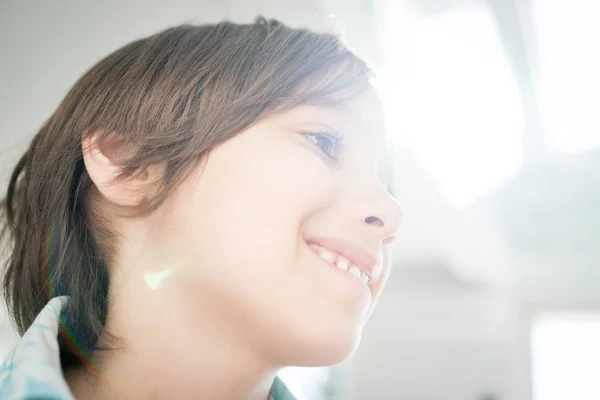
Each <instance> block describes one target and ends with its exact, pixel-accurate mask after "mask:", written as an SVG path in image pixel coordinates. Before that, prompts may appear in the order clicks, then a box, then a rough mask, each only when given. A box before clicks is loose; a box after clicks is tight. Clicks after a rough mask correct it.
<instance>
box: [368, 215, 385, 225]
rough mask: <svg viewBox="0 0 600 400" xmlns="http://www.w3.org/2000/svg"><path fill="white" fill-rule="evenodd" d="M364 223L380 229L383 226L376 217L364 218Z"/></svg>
mask: <svg viewBox="0 0 600 400" xmlns="http://www.w3.org/2000/svg"><path fill="white" fill-rule="evenodd" d="M365 222H366V223H367V224H369V225H375V226H378V227H382V226H383V221H382V220H381V219H379V218H377V217H374V216H370V217H367V218H365Z"/></svg>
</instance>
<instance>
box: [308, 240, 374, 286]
mask: <svg viewBox="0 0 600 400" xmlns="http://www.w3.org/2000/svg"><path fill="white" fill-rule="evenodd" d="M306 243H308V244H311V243H314V244H316V245H317V246H320V247H323V248H325V249H327V250H331V251H334V252H336V253H338V254H340V255H342V256H343V257H345V258H347V259H348V260H349V261H350V262H352V263H353V264H355V265H356V266H357V267H358V268H359V269H360V270H361V271H362V272H364V273H365V274H366V275H367V276H368V277H369V283H373V282H375V281H377V278H379V275H380V274H381V269H382V265H381V262H380V261H379V257H377V256H376V255H374V254H373V253H371V252H369V251H367V250H365V249H364V248H362V247H361V246H359V245H356V244H354V243H352V242H350V241H346V240H343V239H339V238H310V239H306Z"/></svg>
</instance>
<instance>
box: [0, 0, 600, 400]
mask: <svg viewBox="0 0 600 400" xmlns="http://www.w3.org/2000/svg"><path fill="white" fill-rule="evenodd" d="M258 14H263V15H265V16H268V17H275V18H279V19H281V20H283V21H284V22H287V23H289V24H291V25H295V26H304V27H310V28H313V29H317V30H320V31H331V30H334V31H338V32H342V33H343V35H344V36H345V38H346V40H347V42H348V45H349V46H350V47H352V48H353V49H355V50H356V51H357V52H358V53H359V54H360V55H361V56H362V57H363V58H365V59H366V60H367V61H368V62H369V63H371V64H372V65H373V67H374V68H375V69H376V71H377V72H378V75H379V80H378V85H379V86H380V90H381V93H382V96H383V98H384V100H385V105H386V108H387V110H388V116H389V117H388V127H389V129H390V132H391V134H392V135H394V137H395V140H396V142H397V146H398V149H399V150H398V159H397V163H398V165H397V174H396V182H395V185H396V187H395V190H396V193H397V196H398V198H399V200H400V201H401V203H402V204H403V206H404V211H405V221H404V226H403V229H402V231H401V234H400V236H399V238H398V240H396V242H395V244H394V246H395V247H394V253H395V259H394V267H395V270H394V272H393V274H392V276H391V279H390V282H389V284H388V288H387V291H386V292H385V293H384V295H383V296H382V299H381V301H380V304H379V308H378V309H377V310H376V312H375V313H374V315H373V317H372V319H371V321H370V323H369V325H368V326H367V328H366V329H365V332H364V337H363V342H362V345H361V347H360V349H359V351H358V352H357V354H356V355H355V356H354V357H353V358H352V359H351V360H349V361H348V362H346V363H344V364H343V365H340V366H337V367H334V368H323V369H300V368H290V369H287V370H285V371H283V372H282V376H283V377H284V379H285V380H286V381H287V382H288V384H289V385H290V387H291V388H292V389H295V390H296V391H297V394H298V395H299V397H300V398H302V397H301V396H303V395H304V396H306V398H309V399H336V400H337V399H357V400H358V399H410V400H433V399H449V400H565V399H578V400H580V399H595V400H597V399H600V379H598V378H597V376H596V372H597V371H600V265H599V264H600V112H598V110H599V109H600V73H599V72H598V71H600V45H599V41H600V24H598V23H597V20H598V16H599V11H598V8H597V4H595V2H592V1H589V0H571V1H569V2H566V1H554V0H488V1H484V0H371V1H369V0H306V1H296V0H245V1H243V0H239V1H235V0H220V1H216V0H195V1H191V0H189V1H188V0H171V1H169V2H167V1H158V0H151V1H150V0H124V1H103V2H97V1H82V0H79V1H67V0H53V1H51V0H46V1H41V0H40V1H33V0H19V1H17V0H14V1H8V0H0V168H1V169H0V172H1V174H2V175H1V178H2V182H3V185H5V182H6V178H7V177H8V174H9V172H10V170H11V168H12V167H13V166H14V164H15V162H16V161H17V157H18V156H19V154H20V153H21V152H22V151H23V150H24V148H25V147H26V145H27V144H28V142H29V140H30V139H31V137H32V135H33V134H35V132H36V131H37V129H38V128H39V127H40V126H41V124H42V123H43V121H44V120H45V119H46V118H47V117H48V116H50V114H51V113H52V112H53V110H54V109H55V107H56V106H57V105H58V103H59V101H60V100H61V99H62V97H63V96H64V95H65V94H66V92H67V90H68V89H69V88H70V87H71V85H72V84H73V83H74V82H75V80H76V79H77V78H78V77H79V76H80V75H81V74H82V73H83V72H84V71H85V70H87V69H88V68H89V67H90V66H91V65H92V64H94V63H95V62H96V61H98V60H100V59H101V58H102V57H104V56H105V55H106V54H108V53H109V52H111V51H113V50H114V49H116V48H117V47H120V46H121V45H123V44H125V43H127V42H129V41H131V40H133V39H136V38H139V37H142V36H145V35H148V34H151V33H154V32H156V31H158V30H160V29H162V28H165V27H168V26H170V25H174V24H179V23H183V22H193V23H204V22H215V21H218V20H221V19H223V18H228V19H231V20H234V21H240V22H246V21H250V20H252V19H253V18H254V17H256V16H257V15H258ZM2 188H4V186H3V187H2ZM0 322H1V324H0V359H1V358H2V357H4V355H5V354H6V353H7V352H8V351H9V349H10V348H11V347H12V346H13V345H14V342H15V340H17V336H16V335H15V334H14V332H13V330H12V328H11V327H10V324H9V322H8V320H7V318H6V316H5V315H2V318H1V319H0Z"/></svg>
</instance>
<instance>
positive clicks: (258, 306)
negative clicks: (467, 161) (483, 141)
mask: <svg viewBox="0 0 600 400" xmlns="http://www.w3.org/2000/svg"><path fill="white" fill-rule="evenodd" d="M382 123H383V119H382V117H381V107H380V104H379V101H378V99H377V97H376V95H375V94H374V92H372V91H370V90H368V91H365V92H363V93H362V94H360V95H358V96H356V97H354V98H352V99H351V100H349V101H346V102H344V103H343V104H341V105H337V106H334V107H332V106H311V105H304V106H300V107H297V108H295V109H292V110H289V111H286V112H284V113H281V114H278V115H276V116H272V117H268V118H265V119H262V120H260V121H258V123H256V124H254V125H253V126H251V127H250V128H248V129H246V130H245V131H243V132H241V133H239V134H238V135H237V136H235V137H234V138H232V139H230V140H229V141H227V142H225V143H224V144H222V145H220V146H218V147H217V148H215V149H214V150H213V151H212V152H211V153H210V156H209V157H208V159H207V160H204V161H205V162H204V163H202V164H201V165H200V166H199V167H198V169H197V170H196V171H195V173H194V174H192V175H191V176H190V177H189V178H188V179H187V180H186V181H184V182H183V184H182V185H180V186H178V187H177V189H176V190H175V191H174V192H173V193H172V194H171V195H170V196H169V197H168V199H167V201H166V202H165V203H164V204H163V205H162V206H161V207H160V208H159V209H158V210H157V211H156V212H154V213H152V214H151V215H150V216H147V217H144V218H136V219H131V218H129V219H128V218H122V217H121V216H120V212H119V211H120V210H122V209H123V208H124V207H128V206H131V205H135V204H138V203H139V202H140V201H142V199H143V198H144V196H148V195H149V193H147V190H148V189H147V186H148V185H145V184H146V183H148V182H149V181H151V180H155V181H157V180H159V179H160V172H161V167H160V166H153V167H152V168H148V170H147V171H145V173H144V174H141V175H140V176H136V177H132V178H131V179H127V180H124V181H119V182H116V183H115V182H111V178H112V177H113V176H114V175H115V174H116V173H117V172H118V166H117V165H116V163H115V162H114V161H113V157H111V151H110V149H108V148H103V147H102V146H99V145H98V144H97V143H95V142H94V141H93V140H92V141H91V142H89V143H84V146H83V148H84V161H85V165H86V168H87V170H88V172H89V174H90V177H91V178H92V180H93V181H94V184H95V187H94V193H93V195H94V201H95V202H96V205H97V207H96V208H97V209H98V210H100V211H101V213H102V214H103V216H105V217H106V218H107V219H108V220H109V221H110V223H111V226H112V227H113V229H114V230H115V231H117V232H118V234H119V236H118V237H119V240H120V241H119V245H118V248H117V254H118V257H117V259H116V262H115V263H114V265H112V266H111V271H110V273H111V288H110V300H109V313H108V320H107V323H106V331H107V332H111V333H112V334H114V335H116V336H117V337H119V338H120V339H121V340H122V341H123V343H124V345H123V346H122V348H120V349H117V350H112V351H108V352H99V353H98V359H99V366H100V370H101V371H102V372H101V374H100V375H97V374H92V373H90V372H89V371H88V370H86V369H85V368H83V367H80V368H78V369H74V370H70V371H67V372H66V377H67V381H68V383H69V385H70V387H71V388H72V390H73V393H74V394H75V396H76V397H78V398H85V399H113V398H124V399H127V398H131V399H140V398H149V399H151V398H156V399H158V398H177V399H192V398H211V399H213V398H214V399H216V398H222V399H225V398H226V399H262V400H264V399H266V398H267V397H268V392H269V389H270V387H271V384H272V382H273V378H274V376H275V374H276V372H277V370H278V369H280V368H281V367H284V366H291V365H295V366H323V365H332V364H336V363H339V362H342V361H343V360H345V359H347V358H348V357H349V356H350V355H351V354H352V353H353V352H354V350H355V349H356V347H357V345H358V343H359V341H360V335H361V331H362V328H363V326H364V323H365V321H366V319H367V317H368V315H369V314H370V312H371V311H372V309H373V307H374V306H375V303H376V301H377V298H378V297H379V295H380V293H381V290H382V288H383V286H384V283H385V281H386V278H387V276H388V274H389V268H390V261H389V257H388V246H389V244H390V243H391V241H392V240H393V238H394V235H395V233H396V231H397V229H398V227H399V224H400V218H401V210H400V207H399V205H398V203H397V202H396V200H395V199H394V198H393V197H392V196H391V195H390V194H389V193H388V192H387V191H386V188H385V186H386V185H387V184H388V180H389V179H390V178H389V176H387V175H386V174H387V173H388V171H387V167H386V165H387V163H389V160H386V154H387V152H388V149H387V148H386V143H387V140H386V138H385V136H384V134H383V127H382ZM305 131H317V132H320V131H325V132H330V131H335V132H337V133H338V134H342V135H343V136H344V138H343V142H344V145H343V149H342V150H341V151H340V152H339V153H338V154H337V161H333V160H332V159H330V158H329V157H328V156H327V155H326V153H325V152H324V151H323V147H326V148H329V147H328V146H321V147H319V145H317V144H323V142H322V141H321V142H318V143H317V144H316V143H315V141H314V136H311V137H310V138H312V139H313V140H309V137H307V136H306V135H304V134H303V132H305ZM327 143H328V142H327V141H325V144H327ZM144 188H146V189H144ZM313 237H324V238H338V239H343V240H345V241H348V242H351V243H354V244H356V245H359V246H360V247H362V248H363V249H365V250H366V251H368V252H369V253H371V254H372V255H374V256H375V257H376V259H377V260H378V262H379V263H381V264H382V265H383V272H382V274H381V277H380V278H379V279H378V280H377V282H376V283H372V284H370V285H369V286H366V285H363V284H358V281H354V282H353V281H351V279H349V278H348V277H347V276H344V274H346V273H342V272H340V271H339V270H336V269H335V267H333V266H330V265H328V264H326V263H325V262H324V261H323V260H321V259H320V258H319V257H318V256H317V255H316V254H315V253H314V252H313V251H312V250H311V249H310V247H309V246H308V245H307V243H306V239H307V238H313ZM100 342H101V343H108V339H107V338H106V337H104V338H101V339H100Z"/></svg>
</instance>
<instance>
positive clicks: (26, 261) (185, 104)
mask: <svg viewBox="0 0 600 400" xmlns="http://www.w3.org/2000/svg"><path fill="white" fill-rule="evenodd" d="M367 76H368V71H367V68H366V66H365V64H364V63H363V62H362V61H360V60H359V59H357V58H356V57H355V56H354V55H353V54H352V53H351V52H350V51H349V50H348V49H346V48H345V47H344V46H343V45H342V44H341V42H340V40H339V39H338V38H337V37H335V36H333V35H326V34H318V33H313V32H310V31H307V30H304V29H293V28H290V27H287V26H285V25H283V24H281V23H280V22H278V21H275V20H266V19H264V18H258V19H257V20H256V22H254V23H252V24H234V23H230V22H222V23H218V24H215V25H202V26H192V25H183V26H178V27H175V28H171V29H168V30H165V31H163V32H160V33H158V34H155V35H153V36H150V37H147V38H144V39H141V40H137V41H134V42H133V43H130V44H128V45H126V46H124V47H122V48H121V49H119V50H117V51H115V52H114V53H112V54H110V55H109V56H108V57H106V58H105V59H103V60H102V61H100V62H99V63H98V64H96V65H95V66H94V67H93V68H91V69H90V70H89V71H88V72H87V73H86V74H85V75H84V76H83V77H82V78H81V79H80V80H79V81H78V82H77V83H76V84H75V85H74V87H73V88H72V89H71V91H70V92H69V93H68V94H67V96H66V98H65V99H64V100H63V101H62V103H61V104H60V105H59V107H58V109H57V110H56V111H55V113H54V114H53V115H52V116H51V117H50V119H49V120H48V121H47V122H46V123H45V124H44V125H43V127H42V128H41V129H40V131H39V132H38V133H37V135H36V136H35V137H34V138H33V141H32V142H31V144H30V146H29V148H28V150H27V151H26V153H25V154H24V155H23V156H22V158H21V159H20V161H19V162H18V164H17V166H16V168H15V170H14V172H13V173H12V176H11V179H10V184H9V187H8V192H7V195H6V199H5V200H4V203H3V211H4V212H5V214H6V215H5V217H6V222H5V225H4V226H3V228H4V229H3V232H4V233H5V234H6V236H4V237H5V239H8V243H9V254H8V256H9V257H8V260H7V262H6V271H5V276H4V281H3V288H4V296H5V299H6V301H7V305H8V308H9V311H10V313H11V315H12V317H13V319H14V320H15V322H16V326H17V328H18V330H19V332H20V333H21V334H22V333H23V332H24V331H25V330H26V329H27V328H28V327H29V326H30V325H31V323H32V322H33V320H34V318H35V317H36V315H37V314H38V313H39V312H40V311H41V309H42V308H43V306H44V305H45V304H46V302H47V301H48V300H49V298H51V297H55V296H60V295H68V296H70V297H71V299H70V302H69V306H68V308H67V312H66V314H65V315H64V318H62V319H61V320H62V321H61V325H62V326H63V328H64V327H65V326H68V329H69V336H70V335H73V339H74V340H75V341H76V344H77V347H78V348H79V349H80V351H83V352H90V351H92V350H94V348H95V345H96V341H97V339H98V337H99V335H100V333H101V332H102V329H103V325H104V323H105V321H106V315H107V307H108V299H107V296H108V285H109V274H108V265H111V258H112V256H113V254H112V253H113V252H112V251H111V248H112V247H111V245H110V244H111V242H114V239H115V238H114V235H113V234H111V232H110V229H109V227H108V226H106V224H103V223H102V220H101V216H100V215H97V213H95V212H94V209H93V207H92V205H91V204H89V203H90V202H89V201H88V200H89V196H86V195H87V194H88V193H89V189H90V187H92V185H93V183H92V181H91V180H90V178H89V176H88V174H87V172H86V169H85V166H84V163H83V156H82V149H81V146H82V137H83V138H85V137H86V135H89V134H90V133H93V132H101V133H102V134H101V136H100V137H99V138H98V140H103V136H104V135H106V134H110V133H118V134H119V135H120V137H121V138H122V139H123V141H124V145H125V146H126V147H127V146H131V147H130V148H135V149H136V151H135V152H133V153H132V154H130V155H129V157H127V158H126V159H124V160H122V173H121V176H120V178H123V177H127V176H131V175H132V174H134V173H136V172H139V171H142V170H143V169H144V168H146V167H148V166H149V165H154V164H158V163H160V164H162V165H164V166H165V171H164V175H163V179H162V182H160V188H159V190H158V194H157V195H156V196H155V197H153V198H152V199H149V200H148V201H147V202H146V203H145V204H143V205H142V207H140V209H139V210H137V211H139V214H143V213H149V212H152V211H153V210H154V209H156V207H158V206H159V205H160V204H161V202H162V201H163V200H164V199H165V198H166V196H168V194H169V193H170V192H171V191H172V189H173V188H174V187H175V186H176V185H177V184H178V183H179V182H181V180H182V179H183V178H184V177H185V176H186V174H188V173H190V172H191V171H192V170H193V169H194V167H195V166H197V165H198V163H199V162H200V160H201V159H203V157H204V156H205V155H206V154H207V153H208V152H209V151H210V149H211V148H213V147H214V146H216V145H217V144H219V143H221V142H224V141H226V140H228V139H229V138H231V137H232V136H234V135H235V134H237V133H238V132H240V131H242V130H244V129H245V128H247V127H248V126H250V125H251V124H253V123H255V122H256V121H257V120H258V119H259V118H260V117H263V116H265V115H266V114H269V113H274V112H280V111H282V110H285V109H289V108H291V107H294V106H296V105H299V104H302V103H307V102H331V101H337V100H339V96H338V94H340V93H344V92H343V90H344V89H346V88H348V87H354V86H355V85H356V84H358V83H364V82H366V81H367V79H366V78H367ZM359 86H361V85H359ZM61 351H62V352H63V361H64V357H65V356H66V357H67V359H68V358H69V357H70V359H71V361H72V362H76V359H75V358H73V353H74V352H73V349H67V348H66V346H65V345H64V341H62V340H61Z"/></svg>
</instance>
